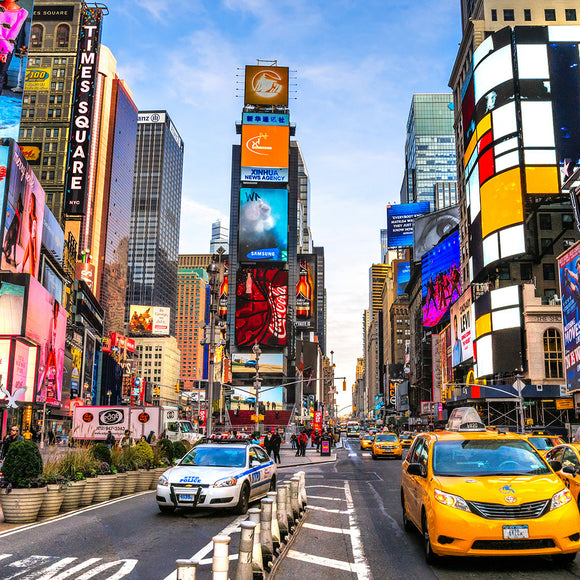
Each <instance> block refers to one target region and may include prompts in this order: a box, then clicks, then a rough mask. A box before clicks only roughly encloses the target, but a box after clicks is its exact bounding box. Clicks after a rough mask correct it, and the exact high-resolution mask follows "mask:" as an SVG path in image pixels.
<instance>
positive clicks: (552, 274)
mask: <svg viewBox="0 0 580 580" xmlns="http://www.w3.org/2000/svg"><path fill="white" fill-rule="evenodd" d="M542 266H543V269H544V280H555V279H556V269H555V268H554V264H543V265H542Z"/></svg>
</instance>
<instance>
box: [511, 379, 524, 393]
mask: <svg viewBox="0 0 580 580" xmlns="http://www.w3.org/2000/svg"><path fill="white" fill-rule="evenodd" d="M525 386H526V384H525V383H524V382H523V381H522V380H520V379H516V380H515V381H514V384H513V387H514V389H515V390H516V392H517V394H518V395H521V394H522V391H523V390H524V387H525Z"/></svg>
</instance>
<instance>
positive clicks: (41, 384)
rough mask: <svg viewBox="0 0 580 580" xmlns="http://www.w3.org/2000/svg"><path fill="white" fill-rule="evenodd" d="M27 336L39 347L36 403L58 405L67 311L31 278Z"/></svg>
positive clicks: (27, 312)
mask: <svg viewBox="0 0 580 580" xmlns="http://www.w3.org/2000/svg"><path fill="white" fill-rule="evenodd" d="M26 336H27V338H29V339H31V340H33V341H34V342H36V344H38V345H39V346H40V353H39V362H38V380H37V383H36V399H35V400H36V401H37V402H38V401H40V402H45V401H46V403H48V404H51V405H58V404H59V402H60V400H61V396H62V375H63V364H64V347H65V338H66V311H65V309H64V308H63V307H62V306H61V305H60V304H59V302H58V300H55V299H54V297H53V296H51V294H50V293H49V292H48V290H46V289H45V288H44V287H43V286H42V285H41V284H40V283H39V282H37V281H36V280H35V279H34V278H30V285H29V288H28V301H27V308H26Z"/></svg>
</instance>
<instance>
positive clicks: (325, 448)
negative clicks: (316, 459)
mask: <svg viewBox="0 0 580 580" xmlns="http://www.w3.org/2000/svg"><path fill="white" fill-rule="evenodd" d="M320 455H322V456H326V457H330V437H323V438H322V439H321V440H320Z"/></svg>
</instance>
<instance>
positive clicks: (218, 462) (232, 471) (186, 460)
mask: <svg viewBox="0 0 580 580" xmlns="http://www.w3.org/2000/svg"><path fill="white" fill-rule="evenodd" d="M275 489H276V464H275V463H274V462H273V461H272V460H271V459H270V457H269V456H268V454H267V453H266V452H265V451H264V450H263V449H262V448H261V447H259V446H258V445H250V444H247V443H243V442H237V441H236V442H234V443H230V442H227V443H201V444H199V445H197V446H195V447H194V448H193V449H191V450H190V451H189V452H188V453H187V454H186V455H185V456H184V457H183V458H182V459H181V460H180V461H179V462H178V464H177V465H176V466H175V467H172V468H170V469H168V470H167V471H166V472H165V473H164V474H163V475H162V476H161V477H160V478H159V481H158V483H157V495H156V500H157V505H158V506H159V509H160V510H161V511H162V512H164V513H169V512H172V511H174V510H175V508H177V507H185V508H196V507H201V508H228V507H229V508H231V507H233V508H235V509H236V512H237V513H240V514H245V513H246V512H247V511H248V505H249V503H250V502H253V501H255V500H257V499H260V498H262V497H264V496H265V495H266V494H267V493H268V492H269V491H274V490H275Z"/></svg>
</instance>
